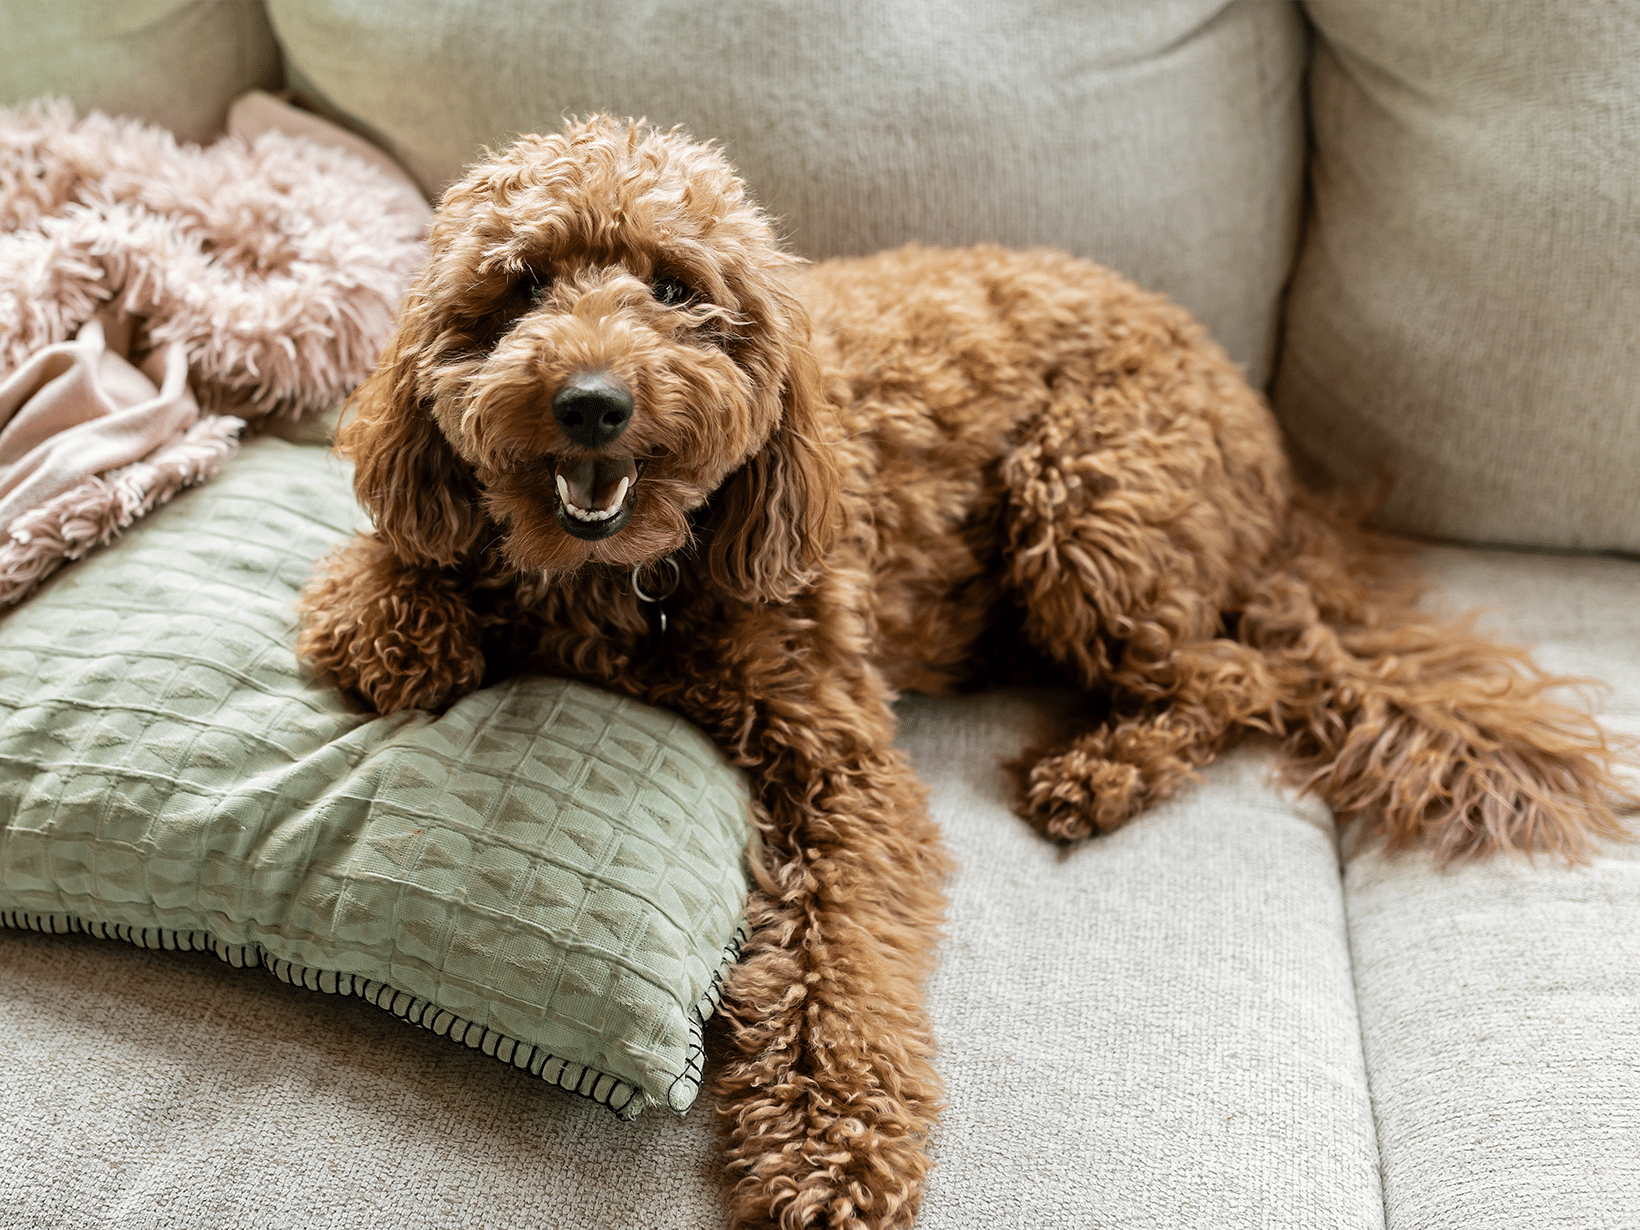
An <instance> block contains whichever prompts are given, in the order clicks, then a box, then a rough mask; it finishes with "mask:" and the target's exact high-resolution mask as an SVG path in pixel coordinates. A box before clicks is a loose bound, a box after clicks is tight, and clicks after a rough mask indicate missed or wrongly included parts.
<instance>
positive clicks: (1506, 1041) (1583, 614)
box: [1345, 549, 1640, 1230]
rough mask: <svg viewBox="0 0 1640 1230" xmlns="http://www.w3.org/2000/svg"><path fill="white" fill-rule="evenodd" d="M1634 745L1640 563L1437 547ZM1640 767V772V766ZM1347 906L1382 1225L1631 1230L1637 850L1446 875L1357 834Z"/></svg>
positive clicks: (1636, 1111)
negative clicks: (1583, 686) (1578, 862)
mask: <svg viewBox="0 0 1640 1230" xmlns="http://www.w3.org/2000/svg"><path fill="white" fill-rule="evenodd" d="M1427 560H1428V564H1429V568H1430V572H1431V575H1432V579H1433V581H1434V586H1433V588H1432V592H1431V596H1430V601H1431V602H1432V603H1433V604H1435V605H1438V606H1441V607H1446V608H1451V609H1463V608H1469V607H1474V606H1478V605H1481V604H1486V605H1487V606H1489V607H1490V608H1491V613H1490V614H1489V615H1488V617H1487V621H1486V622H1487V625H1488V626H1489V627H1490V628H1491V629H1492V630H1494V631H1496V632H1497V633H1499V634H1501V635H1507V636H1509V637H1511V638H1514V639H1517V640H1525V641H1531V642H1534V643H1535V644H1536V645H1537V655H1538V658H1539V661H1541V662H1542V663H1543V664H1544V665H1545V666H1546V667H1548V668H1550V669H1552V670H1555V671H1558V672H1562V673H1569V674H1573V675H1580V676H1588V677H1593V678H1596V679H1599V680H1601V681H1603V682H1604V683H1606V684H1607V685H1608V687H1609V689H1610V690H1609V691H1608V692H1607V693H1605V694H1604V695H1603V696H1601V697H1600V704H1601V706H1602V709H1603V713H1602V718H1603V721H1604V723H1605V725H1606V726H1607V728H1608V730H1610V731H1611V732H1612V733H1613V734H1614V735H1619V736H1622V735H1626V736H1628V737H1631V738H1635V737H1640V562H1635V561H1632V560H1623V559H1597V558H1568V557H1557V556H1534V555H1521V554H1504V553H1495V552H1479V551H1458V550H1452V549H1444V550H1437V551H1431V552H1429V553H1428V554H1427ZM1637 773H1640V770H1637ZM1346 848H1347V850H1348V851H1349V860H1348V864H1347V873H1346V877H1345V902H1346V907H1347V911H1348V917H1349V930H1350V948H1351V952H1352V956H1353V959H1354V966H1355V982H1356V987H1357V993H1358V995H1359V998H1360V1005H1361V1028H1362V1035H1363V1042H1364V1045H1365V1048H1366V1058H1367V1067H1368V1071H1369V1072H1370V1074H1371V1082H1372V1102H1373V1110H1374V1113H1375V1115H1376V1117H1377V1122H1378V1140H1379V1150H1380V1154H1381V1157H1382V1164H1383V1176H1384V1204H1385V1208H1386V1210H1387V1213H1388V1224H1389V1227H1390V1230H1401V1228H1405V1230H1413V1228H1423V1227H1441V1230H1541V1228H1542V1227H1546V1226H1566V1227H1573V1226H1575V1227H1577V1228H1578V1230H1627V1228H1629V1227H1632V1226H1634V1225H1635V1217H1636V1212H1637V1211H1640V1149H1637V1148H1636V1147H1635V1142H1636V1141H1640V844H1633V843H1631V844H1614V845H1610V846H1608V847H1606V848H1605V849H1603V850H1601V851H1600V852H1599V853H1598V854H1597V855H1596V857H1595V858H1594V859H1593V860H1592V861H1591V863H1590V864H1589V865H1588V866H1584V867H1565V866H1561V865H1557V864H1554V863H1550V862H1548V861H1546V860H1538V861H1537V862H1528V861H1526V860H1518V861H1513V862H1511V861H1508V860H1497V861H1492V862H1487V863H1480V864H1474V865H1462V866H1458V867H1454V868H1450V869H1442V868H1437V867H1433V866H1431V865H1430V864H1429V862H1428V860H1426V859H1423V858H1419V857H1417V856H1416V855H1415V854H1412V855H1403V856H1399V857H1393V858H1392V857H1388V856H1386V855H1384V854H1383V852H1382V851H1381V850H1379V849H1378V848H1376V847H1375V846H1374V845H1373V844H1372V843H1371V842H1365V841H1358V840H1353V839H1350V838H1349V836H1348V835H1347V837H1346Z"/></svg>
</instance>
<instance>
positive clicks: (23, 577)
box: [0, 415, 245, 608]
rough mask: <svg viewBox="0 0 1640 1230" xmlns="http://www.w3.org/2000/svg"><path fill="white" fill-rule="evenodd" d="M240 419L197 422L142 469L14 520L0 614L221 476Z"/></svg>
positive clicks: (0, 566) (81, 488) (3, 554)
mask: <svg viewBox="0 0 1640 1230" xmlns="http://www.w3.org/2000/svg"><path fill="white" fill-rule="evenodd" d="M244 427H245V421H244V420H243V419H238V418H234V417H232V416H231V415H221V416H215V417H211V418H204V419H200V420H199V421H198V422H197V423H195V424H194V425H193V426H192V427H190V428H189V429H188V430H187V431H186V432H184V433H183V434H182V435H181V436H179V437H178V438H177V439H175V440H174V441H173V442H172V443H170V444H167V445H165V446H163V447H162V448H160V449H158V450H156V451H155V452H154V453H152V454H150V455H149V456H148V457H146V458H144V459H143V460H141V461H137V462H133V463H132V464H131V465H128V466H124V467H122V468H120V469H118V470H110V471H109V472H108V473H106V474H98V475H93V476H92V477H91V478H88V479H86V480H85V481H84V482H82V483H80V484H78V485H77V486H74V487H71V488H69V489H68V490H67V491H65V492H63V493H62V494H61V495H59V496H56V497H55V498H53V499H51V500H48V501H46V503H44V504H42V505H40V506H39V507H38V508H31V509H30V510H29V511H28V512H26V513H23V514H22V515H21V516H19V517H17V518H16V519H15V520H13V521H12V523H11V524H10V525H9V526H8V527H7V528H6V536H5V540H4V541H3V542H0V608H4V607H8V606H12V605H15V604H16V603H18V602H20V601H21V600H22V599H24V598H26V597H27V596H28V595H29V594H31V593H33V592H34V590H35V589H36V588H38V587H39V585H40V583H41V582H42V581H44V580H45V579H46V578H47V577H48V576H50V575H51V574H52V573H53V572H55V571H56V570H57V569H58V568H59V567H60V566H61V565H62V564H63V563H64V562H65V561H67V560H73V559H79V558H80V557H81V556H82V555H84V554H85V553H86V552H88V551H90V550H92V549H93V548H95V547H100V546H105V545H106V544H107V543H109V542H110V541H112V540H113V539H114V538H115V537H116V536H118V535H119V534H120V532H121V531H123V530H124V529H125V528H126V527H127V526H129V525H130V524H131V523H132V522H133V521H135V520H136V519H137V518H138V517H140V516H143V515H144V514H145V513H148V512H150V511H151V510H153V509H155V508H157V507H159V506H160V505H161V504H164V503H165V502H166V501H168V500H169V499H170V498H171V497H172V496H174V495H176V493H177V492H179V491H181V490H182V489H183V488H185V487H190V486H193V485H194V484H195V483H202V482H204V481H205V480H206V479H208V478H210V477H211V476H212V475H214V474H216V473H217V471H219V470H220V469H221V468H222V467H223V465H224V464H226V462H227V461H228V459H229V458H230V457H232V456H233V455H234V453H236V452H237V451H238V450H239V433H240V431H242V430H243V429H244Z"/></svg>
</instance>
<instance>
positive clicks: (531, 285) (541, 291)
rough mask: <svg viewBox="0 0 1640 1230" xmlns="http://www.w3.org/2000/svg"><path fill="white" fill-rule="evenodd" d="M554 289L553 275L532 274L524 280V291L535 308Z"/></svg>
mask: <svg viewBox="0 0 1640 1230" xmlns="http://www.w3.org/2000/svg"><path fill="white" fill-rule="evenodd" d="M551 289H552V274H550V273H530V274H527V275H526V276H525V278H524V291H525V293H526V294H527V295H528V296H529V300H530V306H531V307H534V306H536V305H537V304H538V303H540V302H541V300H542V299H544V298H546V296H547V292H548V291H550V290H551Z"/></svg>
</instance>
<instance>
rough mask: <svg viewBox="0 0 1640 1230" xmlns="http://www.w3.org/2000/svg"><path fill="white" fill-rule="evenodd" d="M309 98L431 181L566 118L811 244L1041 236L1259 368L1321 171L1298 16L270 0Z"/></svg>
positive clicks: (1236, 10)
mask: <svg viewBox="0 0 1640 1230" xmlns="http://www.w3.org/2000/svg"><path fill="white" fill-rule="evenodd" d="M269 12H270V14H271V16H272V18H273V22H274V26H275V29H276V30H277V32H278V35H279V39H280V43H281V44H282V46H283V47H284V51H285V55H286V62H287V67H288V71H289V76H290V79H291V82H292V84H293V85H295V86H296V87H297V89H298V90H299V92H300V93H301V94H302V95H303V96H304V98H305V99H306V100H308V101H310V102H312V103H314V104H315V105H317V106H319V107H321V108H329V109H332V110H333V111H335V112H339V113H341V114H342V115H344V116H346V117H347V118H349V119H350V120H351V121H352V122H354V123H356V124H358V125H360V126H361V128H362V129H363V130H364V131H366V132H369V133H371V134H373V135H374V136H376V137H377V138H378V139H380V140H381V141H382V142H383V143H384V144H385V146H386V147H387V148H388V149H390V150H391V151H392V152H393V153H395V154H396V155H397V156H398V157H399V158H400V160H401V161H402V162H404V163H405V165H406V166H408V167H409V168H410V169H411V170H412V172H413V173H414V174H415V175H416V176H418V177H419V178H420V180H421V182H422V184H423V185H424V186H425V187H426V188H427V189H428V191H429V192H435V193H436V192H438V191H439V190H441V189H442V188H443V186H444V185H445V184H447V183H449V182H450V181H451V180H452V179H454V178H455V177H456V176H457V175H459V174H460V172H461V170H462V168H463V167H464V166H466V165H467V164H469V163H471V162H473V161H474V160H475V159H476V158H477V157H478V155H479V147H480V146H481V145H483V144H485V143H491V144H494V143H499V142H502V141H505V140H506V139H507V138H508V137H509V136H510V135H512V134H515V133H517V132H521V131H525V132H527V131H535V130H539V129H542V128H556V127H558V126H559V125H560V123H561V122H562V118H563V116H564V115H565V113H577V114H579V113H585V112H589V111H595V110H608V111H612V112H614V113H616V114H618V115H647V116H648V118H649V119H650V120H651V121H653V122H654V123H656V124H660V125H667V126H669V125H672V124H682V125H684V126H685V127H686V128H687V129H688V130H689V131H691V132H692V133H693V134H694V135H695V136H697V137H700V138H703V139H704V138H717V139H721V140H722V141H723V142H724V145H725V148H726V150H727V152H728V154H729V156H730V158H731V159H733V160H734V162H735V163H736V164H737V165H738V167H739V168H740V170H741V172H742V173H743V174H744V175H745V177H746V179H747V181H748V182H749V184H750V185H751V188H752V191H753V194H754V195H755V196H756V197H757V199H758V200H759V201H760V202H761V203H762V204H763V205H764V206H765V207H766V208H768V209H769V210H770V211H771V213H773V214H774V215H775V216H776V217H777V218H779V219H780V220H781V222H782V225H783V227H784V229H785V231H786V233H787V234H788V235H789V236H790V238H791V243H792V246H793V248H794V249H795V250H796V251H798V252H799V253H801V254H803V255H805V256H808V257H811V258H821V257H827V256H837V255H848V254H855V255H857V254H861V253H866V252H872V251H876V250H878V249H880V248H886V247H891V246H895V245H897V244H901V243H904V242H906V241H908V240H913V239H916V240H922V241H924V242H928V243H936V244H967V243H974V242H978V241H982V240H987V241H992V242H997V243H1003V244H1008V245H1013V246H1027V245H1033V244H1046V245H1050V246H1053V247H1057V248H1063V249H1068V250H1069V251H1071V252H1073V253H1075V254H1077V255H1079V256H1088V257H1091V258H1093V259H1095V260H1098V261H1101V262H1103V263H1104V264H1107V265H1110V266H1113V267H1115V268H1117V269H1119V270H1121V271H1122V272H1124V273H1126V274H1128V275H1129V276H1131V277H1133V278H1135V279H1136V280H1138V281H1139V282H1140V283H1142V284H1144V285H1147V286H1150V287H1152V288H1154V289H1157V290H1162V291H1165V292H1167V293H1169V294H1171V295H1173V296H1174V297H1175V298H1177V299H1179V300H1180V301H1181V302H1182V303H1183V304H1184V305H1185V306H1186V307H1188V308H1190V309H1191V310H1192V311H1193V312H1195V313H1196V314H1197V315H1199V316H1200V317H1201V318H1202V319H1203V321H1204V322H1205V323H1206V324H1207V326H1208V327H1209V329H1211V330H1212V331H1213V333H1214V334H1215V335H1216V336H1217V337H1218V339H1219V341H1220V342H1222V343H1223V344H1224V345H1225V347H1226V348H1227V349H1228V350H1229V352H1230V353H1231V355H1232V356H1233V357H1234V358H1236V359H1237V360H1238V361H1240V362H1243V363H1246V364H1248V365H1249V371H1250V374H1251V376H1252V378H1253V380H1254V381H1255V383H1262V381H1263V379H1264V375H1265V373H1266V372H1267V371H1268V368H1269V359H1270V354H1271V348H1272V345H1273V341H1274V336H1275V323H1276V305H1277V300H1278V298H1279V295H1280V289H1281V286H1282V284H1283V282H1284V280H1285V278H1286V276H1287V273H1288V268H1289V265H1290V263H1291V257H1292V251H1293V244H1294V240H1295V235H1296V229H1295V228H1296V224H1297V219H1298V210H1299V200H1300V185H1301V175H1302V157H1303V112H1302V104H1301V98H1300V90H1299V79H1300V75H1301V73H1302V70H1303V60H1304V38H1303V33H1302V29H1301V25H1300V20H1299V16H1298V13H1297V11H1296V9H1295V7H1294V6H1292V5H1288V4H1280V5H1276V4H1267V3H1262V2H1258V0H1252V2H1248V0H1238V2H1232V3H1226V2H1225V0H1165V2H1163V3H1155V4H1145V5H1114V6H1113V5H1076V6H1066V5H1062V4H1057V3H1051V2H1049V0H1030V2H1029V3H1025V4H1010V5H996V4H992V3H989V0H964V2H962V3H957V4H952V3H947V2H943V0H942V2H938V3H936V2H934V0H922V2H919V3H899V4H893V5H881V4H874V3H865V2H864V0H851V2H850V3H846V4H843V5H819V6H803V5H795V6H794V5H768V4H764V3H760V2H758V0H730V2H729V3H718V4H710V5H702V4H698V3H693V2H692V0H660V2H659V3H653V4H646V5H642V6H639V7H638V8H631V7H628V8H622V9H612V8H611V7H610V6H608V5H607V4H603V3H598V2H597V0H550V2H547V3H540V2H538V0H507V2H505V3H496V2H495V0H418V2H416V3H405V4H395V5H391V6H383V5H381V4H379V3H376V2H375V0H274V2H273V3H272V4H271V5H270V8H269Z"/></svg>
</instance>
